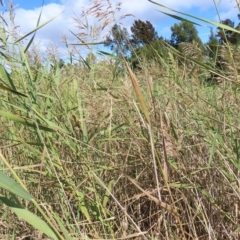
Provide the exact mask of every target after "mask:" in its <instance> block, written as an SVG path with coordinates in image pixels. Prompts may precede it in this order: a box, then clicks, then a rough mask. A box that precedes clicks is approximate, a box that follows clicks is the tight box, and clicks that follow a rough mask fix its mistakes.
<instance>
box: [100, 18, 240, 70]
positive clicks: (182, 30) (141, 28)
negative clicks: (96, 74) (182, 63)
mask: <svg viewBox="0 0 240 240" xmlns="http://www.w3.org/2000/svg"><path fill="white" fill-rule="evenodd" d="M238 18H239V19H240V15H238ZM221 23H222V24H224V25H227V26H229V27H232V28H235V29H236V30H240V24H238V25H237V26H236V27H235V26H234V25H235V24H234V22H233V21H232V20H230V19H226V20H223V21H221ZM130 29H131V33H129V32H128V31H127V29H126V28H125V27H123V26H121V25H119V24H115V25H113V27H112V28H111V31H110V34H109V36H107V37H106V40H105V41H104V46H105V47H108V48H110V49H111V50H112V51H113V52H114V53H115V54H116V55H118V56H120V55H124V56H125V57H126V58H128V59H129V60H130V61H131V62H132V63H133V66H137V63H138V60H137V59H138V58H139V56H141V55H143V56H144V57H145V58H146V59H151V58H153V57H154V56H156V54H154V53H156V51H157V54H160V55H161V56H164V54H167V52H166V48H165V49H164V47H163V46H164V44H163V43H166V45H170V46H172V47H174V48H175V49H178V50H179V46H180V44H181V43H192V42H195V43H197V44H198V47H199V48H201V49H202V54H203V55H204V56H206V57H207V58H208V59H216V55H217V52H218V49H219V47H220V46H222V45H225V44H227V43H229V44H231V45H235V46H236V45H238V44H239V43H240V34H238V33H236V32H234V31H230V30H225V29H222V28H220V27H218V28H217V29H216V30H215V32H214V31H213V29H211V31H210V36H209V40H208V42H207V43H205V44H204V43H203V42H202V40H201V38H200V37H199V35H198V31H197V29H196V27H195V25H194V24H193V23H192V22H190V21H187V20H186V21H183V20H182V21H180V22H179V23H176V24H174V25H173V26H172V27H171V31H172V34H171V38H170V39H164V38H163V37H162V36H159V35H158V33H157V31H156V29H155V28H154V26H153V25H152V23H151V22H149V21H145V22H144V21H142V20H140V19H139V20H135V21H134V22H133V24H132V26H131V28H130ZM166 45H165V46H166ZM164 51H165V52H164Z"/></svg>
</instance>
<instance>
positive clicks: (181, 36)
mask: <svg viewBox="0 0 240 240" xmlns="http://www.w3.org/2000/svg"><path fill="white" fill-rule="evenodd" d="M171 30H172V35H171V41H170V42H171V45H172V46H174V47H176V48H177V47H178V45H179V43H181V42H193V41H195V42H197V43H198V44H199V46H201V47H203V44H202V41H201V39H200V38H199V36H198V31H197V29H196V28H195V26H194V25H193V24H192V23H190V22H186V21H181V22H180V23H178V24H174V26H172V27H171Z"/></svg>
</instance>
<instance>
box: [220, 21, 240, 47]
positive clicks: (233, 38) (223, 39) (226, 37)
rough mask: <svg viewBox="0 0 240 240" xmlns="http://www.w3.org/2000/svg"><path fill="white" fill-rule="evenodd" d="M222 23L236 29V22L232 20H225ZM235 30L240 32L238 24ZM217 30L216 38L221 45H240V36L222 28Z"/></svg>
mask: <svg viewBox="0 0 240 240" xmlns="http://www.w3.org/2000/svg"><path fill="white" fill-rule="evenodd" d="M221 23H222V24H224V25H226V26H229V27H231V28H234V22H233V21H232V20H230V19H226V20H223V21H221ZM235 29H236V30H240V25H239V24H238V26H237V27H236V28H235ZM217 30H218V32H217V35H216V37H217V38H218V39H219V42H220V44H226V43H227V42H229V43H232V44H239V43H240V34H238V33H236V32H234V31H231V30H227V29H223V28H221V27H218V28H217Z"/></svg>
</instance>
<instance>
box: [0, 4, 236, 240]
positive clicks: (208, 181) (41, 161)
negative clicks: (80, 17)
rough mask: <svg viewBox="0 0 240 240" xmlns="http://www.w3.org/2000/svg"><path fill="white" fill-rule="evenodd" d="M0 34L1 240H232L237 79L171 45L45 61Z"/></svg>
mask: <svg viewBox="0 0 240 240" xmlns="http://www.w3.org/2000/svg"><path fill="white" fill-rule="evenodd" d="M94 2H95V4H97V2H96V1H94ZM106 2H107V3H108V4H110V2H108V1H106ZM96 6H97V5H96ZM90 7H91V9H94V8H92V5H90ZM95 10H96V8H95ZM95 10H94V11H93V13H94V14H96V12H95ZM87 13H89V14H90V13H91V12H87ZM104 24H107V23H106V22H105V23H104ZM37 29H39V26H37V27H36V29H35V31H36V30H37ZM99 29H100V28H99ZM32 33H34V31H33V32H32ZM2 34H3V37H2V42H3V44H4V46H5V48H4V50H3V52H2V53H3V54H2V56H1V62H2V64H1V66H0V75H1V85H0V88H1V92H2V95H1V101H0V104H1V111H0V115H1V117H0V121H1V126H2V128H1V144H0V158H1V160H2V161H1V167H0V168H1V172H0V173H1V174H0V179H1V196H0V199H1V223H2V224H1V228H0V229H1V230H0V231H1V232H0V234H1V238H2V239H8V238H12V239H15V238H17V239H18V238H19V239H238V238H239V231H240V229H239V224H240V223H239V219H240V218H239V166H240V165H239V164H240V162H239V150H238V149H239V117H238V116H239V91H238V81H237V80H235V79H234V80H230V79H228V78H227V77H226V76H222V75H221V74H220V73H219V72H218V70H217V69H214V68H210V67H207V65H206V61H207V60H206V59H202V58H201V59H197V60H196V59H194V58H191V57H189V56H184V55H183V53H181V52H179V51H177V50H175V49H173V48H171V47H170V46H166V47H168V54H167V56H166V55H165V57H163V56H160V55H156V56H157V57H158V59H157V60H156V59H155V60H152V61H151V62H149V60H146V62H145V59H144V58H142V59H141V61H142V62H141V68H140V69H137V70H135V71H133V70H132V69H131V68H130V67H129V63H128V62H127V60H126V59H124V58H122V59H121V56H120V57H118V58H113V56H110V57H109V58H107V60H106V58H105V60H101V61H99V60H94V61H88V62H87V61H82V62H78V63H77V64H74V63H72V64H71V63H69V64H65V65H62V64H58V63H59V62H60V63H61V61H60V60H59V59H58V58H57V56H55V55H54V56H52V55H51V56H49V58H48V59H47V60H46V61H45V62H44V64H43V63H42V61H41V60H39V59H41V57H42V56H40V55H39V54H38V53H37V51H35V52H34V51H33V52H31V51H30V49H31V48H28V47H27V48H26V47H25V48H24V47H23V46H24V45H23V44H22V43H21V41H18V40H15V41H14V42H15V43H18V44H17V45H16V44H12V45H10V42H9V41H8V40H7V37H6V35H7V34H8V32H7V31H6V30H4V28H3V33H2ZM4 34H5V35H4ZM4 36H5V37H4ZM76 36H77V35H76ZM77 37H78V38H80V39H81V36H77ZM4 39H5V40H4ZM19 39H20V40H21V39H22V38H19ZM33 39H34V37H33V38H32V40H33ZM32 40H30V42H28V44H27V46H29V47H30V46H32V45H31V41H32ZM9 46H10V47H9ZM10 49H11V50H10ZM119 50H120V52H121V49H119ZM152 50H154V49H152ZM52 52H53V51H51V53H52ZM181 58H184V60H183V61H181V62H180V59H181ZM109 59H110V60H109ZM119 61H121V65H119V64H118V63H119ZM190 62H191V63H190ZM6 65H8V66H10V68H11V71H10V72H8V71H6V67H5V66H6ZM51 65H52V67H51ZM119 66H120V67H119ZM189 66H191V68H192V69H193V71H190V72H189V70H188V69H189V68H190V67H189ZM194 66H197V71H195V70H194ZM212 72H213V73H217V74H218V75H220V76H222V78H221V81H222V82H221V83H220V84H215V85H212V84H207V83H206V82H205V81H204V79H207V77H208V76H209V74H211V73H212ZM192 73H194V74H192ZM228 80H229V81H228ZM13 179H14V181H13Z"/></svg>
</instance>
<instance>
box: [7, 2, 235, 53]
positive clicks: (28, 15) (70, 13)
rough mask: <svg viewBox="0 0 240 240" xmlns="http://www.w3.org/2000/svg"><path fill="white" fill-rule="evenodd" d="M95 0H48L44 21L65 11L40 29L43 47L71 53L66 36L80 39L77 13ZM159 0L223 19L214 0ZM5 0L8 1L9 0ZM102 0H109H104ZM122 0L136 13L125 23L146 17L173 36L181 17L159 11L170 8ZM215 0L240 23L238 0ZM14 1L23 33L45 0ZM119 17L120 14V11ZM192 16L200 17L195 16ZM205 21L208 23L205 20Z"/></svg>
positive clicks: (205, 33)
mask: <svg viewBox="0 0 240 240" xmlns="http://www.w3.org/2000/svg"><path fill="white" fill-rule="evenodd" d="M92 1H93V0H45V1H44V8H43V14H42V22H46V21H47V20H49V19H51V18H52V17H54V16H56V15H58V14H59V13H61V12H62V14H61V15H60V16H58V17H57V18H56V19H55V20H54V21H52V22H51V23H49V24H48V25H47V26H45V27H44V28H43V29H41V30H39V32H38V33H37V36H36V41H37V42H39V45H38V46H39V49H40V51H43V52H44V51H47V46H48V45H49V43H51V44H54V45H56V46H57V47H58V48H59V54H60V57H64V55H66V54H67V51H66V48H65V46H64V44H63V43H62V36H63V35H64V36H66V37H67V39H68V42H69V43H76V42H77V39H76V37H74V36H73V35H72V34H71V33H70V31H69V30H71V31H72V32H74V33H75V34H77V33H79V32H80V31H83V30H79V27H80V28H81V26H80V25H81V24H77V23H76V22H75V21H74V20H73V17H74V16H77V17H79V18H80V15H81V12H82V10H83V9H84V8H86V6H87V4H88V3H89V2H92ZM95 1H100V0H95ZM155 1H156V2H159V3H161V4H162V5H165V6H168V7H170V8H173V9H175V10H178V11H180V12H185V13H188V14H191V15H194V16H196V17H200V18H206V19H209V20H213V21H217V22H219V18H218V16H217V11H216V9H215V7H214V1H212V0H161V1H160V0H155ZM5 2H6V3H7V0H6V1H5ZM101 2H106V0H102V1H101ZM110 2H111V3H112V4H113V5H114V3H116V2H119V1H117V0H110ZM121 2H122V5H121V14H128V13H131V14H133V15H134V16H135V17H127V18H125V19H123V20H121V22H122V23H123V24H124V26H125V27H127V28H128V29H130V26H131V25H132V23H133V21H134V20H136V19H141V20H144V21H146V20H149V21H150V22H151V23H152V24H153V25H154V27H155V29H156V30H157V32H158V34H159V36H163V37H166V38H168V39H169V38H170V37H171V30H170V27H171V26H173V24H174V23H177V22H178V21H177V20H175V19H172V18H171V17H169V16H166V15H164V14H162V13H160V12H159V11H166V9H164V8H161V7H159V6H157V5H154V4H152V3H151V2H149V1H148V0H122V1H121ZM215 2H216V4H217V5H218V11H219V14H220V16H221V19H222V20H224V19H226V18H230V19H233V20H234V21H235V24H236V25H237V24H238V19H237V14H238V13H239V10H238V9H237V8H236V7H235V6H236V3H235V1H234V0H215ZM13 5H14V6H16V5H17V8H16V9H15V23H16V25H18V26H19V28H18V33H19V35H22V34H26V33H27V32H29V31H31V30H32V29H34V28H35V26H36V23H37V19H38V16H39V13H40V9H41V6H42V0H32V1H29V0H13ZM171 13H172V12H171ZM172 14H174V13H172ZM180 16H181V15H180ZM116 17H117V18H119V17H120V13H118V14H116ZM183 17H184V16H183ZM189 19H190V18H189ZM82 20H83V22H84V21H85V19H82ZM191 20H193V21H196V20H194V19H191ZM87 21H88V23H89V25H92V26H94V24H95V25H98V24H99V23H98V22H97V21H96V18H94V17H93V16H92V17H91V16H89V18H88V19H87ZM203 25H207V24H204V23H203ZM209 27H210V25H208V26H206V27H197V29H198V32H199V36H200V37H201V38H202V40H203V42H206V41H207V40H208V37H209V33H210V28H209ZM108 31H109V29H104V31H103V32H104V33H105V34H106V33H107V32H108ZM95 40H96V39H95ZM98 40H100V39H98Z"/></svg>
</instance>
